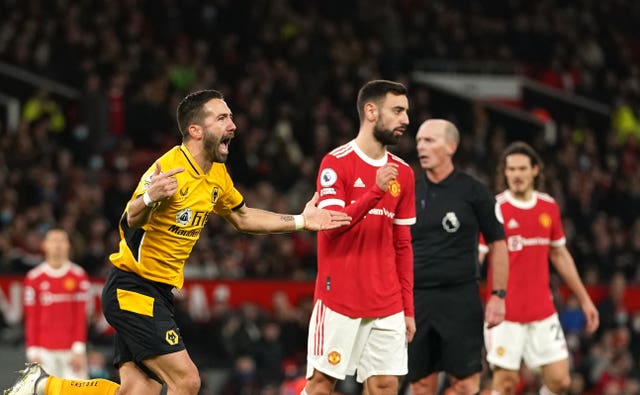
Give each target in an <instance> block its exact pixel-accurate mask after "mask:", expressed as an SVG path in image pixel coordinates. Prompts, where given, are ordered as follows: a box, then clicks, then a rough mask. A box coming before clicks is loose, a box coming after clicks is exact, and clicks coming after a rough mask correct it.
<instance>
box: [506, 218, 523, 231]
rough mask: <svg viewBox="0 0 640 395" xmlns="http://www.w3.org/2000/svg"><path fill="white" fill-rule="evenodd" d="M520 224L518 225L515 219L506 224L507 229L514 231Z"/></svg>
mask: <svg viewBox="0 0 640 395" xmlns="http://www.w3.org/2000/svg"><path fill="white" fill-rule="evenodd" d="M519 227H520V224H519V223H518V221H516V220H515V219H513V218H511V219H510V220H509V222H508V223H507V229H515V228H519Z"/></svg>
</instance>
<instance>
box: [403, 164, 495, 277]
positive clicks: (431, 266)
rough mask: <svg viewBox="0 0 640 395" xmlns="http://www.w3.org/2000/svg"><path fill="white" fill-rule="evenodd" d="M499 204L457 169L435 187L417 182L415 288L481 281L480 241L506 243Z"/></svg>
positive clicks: (423, 178) (426, 181)
mask: <svg viewBox="0 0 640 395" xmlns="http://www.w3.org/2000/svg"><path fill="white" fill-rule="evenodd" d="M496 210H499V208H498V207H497V206H496V199H495V197H494V195H493V194H492V193H491V191H489V189H488V188H487V187H486V186H484V185H483V184H482V183H481V182H480V181H479V180H477V179H475V178H473V177H472V176H470V175H469V174H466V173H464V172H462V171H459V170H457V169H455V170H454V171H453V172H452V173H451V174H450V175H449V177H447V178H445V179H444V180H442V181H441V182H439V183H437V184H436V183H432V182H431V181H429V179H428V178H427V177H426V175H424V174H423V175H422V176H421V177H418V179H417V181H416V217H417V222H416V224H415V225H413V226H412V228H411V235H412V237H413V256H414V275H415V276H414V277H415V278H414V284H415V285H414V287H415V288H416V289H420V288H430V287H435V286H441V285H444V286H446V285H454V284H461V283H466V282H471V281H476V280H477V278H478V264H477V262H478V236H479V232H482V234H483V235H484V239H485V240H486V242H487V243H491V242H494V241H496V240H502V239H504V237H505V236H504V229H503V228H502V223H501V222H500V220H498V217H497V215H496Z"/></svg>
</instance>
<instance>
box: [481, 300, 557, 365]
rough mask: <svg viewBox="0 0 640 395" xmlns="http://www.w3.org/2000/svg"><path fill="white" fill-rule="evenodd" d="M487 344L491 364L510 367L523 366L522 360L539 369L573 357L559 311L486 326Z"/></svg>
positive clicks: (488, 358)
mask: <svg viewBox="0 0 640 395" xmlns="http://www.w3.org/2000/svg"><path fill="white" fill-rule="evenodd" d="M484 344H485V348H486V349H487V361H488V362H489V364H490V365H491V366H492V367H493V366H498V367H501V368H503V369H508V370H519V369H520V362H521V361H522V360H524V362H525V363H526V364H527V367H529V368H530V369H536V368H539V367H540V366H543V365H547V364H550V363H553V362H558V361H561V360H563V359H566V358H569V352H568V350H567V341H566V340H565V338H564V332H563V331H562V326H561V325H560V320H559V319H558V314H555V313H554V314H553V315H551V316H549V317H547V318H545V319H543V320H540V321H533V322H529V323H520V322H511V321H504V322H502V323H501V324H500V325H498V326H495V327H493V328H491V329H487V328H486V326H485V329H484Z"/></svg>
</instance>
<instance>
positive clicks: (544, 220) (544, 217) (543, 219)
mask: <svg viewBox="0 0 640 395" xmlns="http://www.w3.org/2000/svg"><path fill="white" fill-rule="evenodd" d="M538 222H540V225H542V227H543V228H545V229H549V227H550V226H551V216H550V215H549V214H547V213H542V214H540V216H539V217H538Z"/></svg>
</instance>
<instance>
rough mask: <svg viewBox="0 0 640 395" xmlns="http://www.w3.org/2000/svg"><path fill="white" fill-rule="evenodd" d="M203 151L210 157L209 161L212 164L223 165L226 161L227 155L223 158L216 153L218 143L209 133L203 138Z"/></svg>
mask: <svg viewBox="0 0 640 395" xmlns="http://www.w3.org/2000/svg"><path fill="white" fill-rule="evenodd" d="M203 145H204V151H205V152H206V153H207V154H208V155H210V158H209V160H210V161H211V162H212V163H225V162H226V161H227V155H224V157H222V156H221V154H220V153H219V152H218V145H220V141H219V140H218V139H216V138H214V137H212V136H211V135H210V134H209V133H207V135H206V136H205V138H204V142H203Z"/></svg>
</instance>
